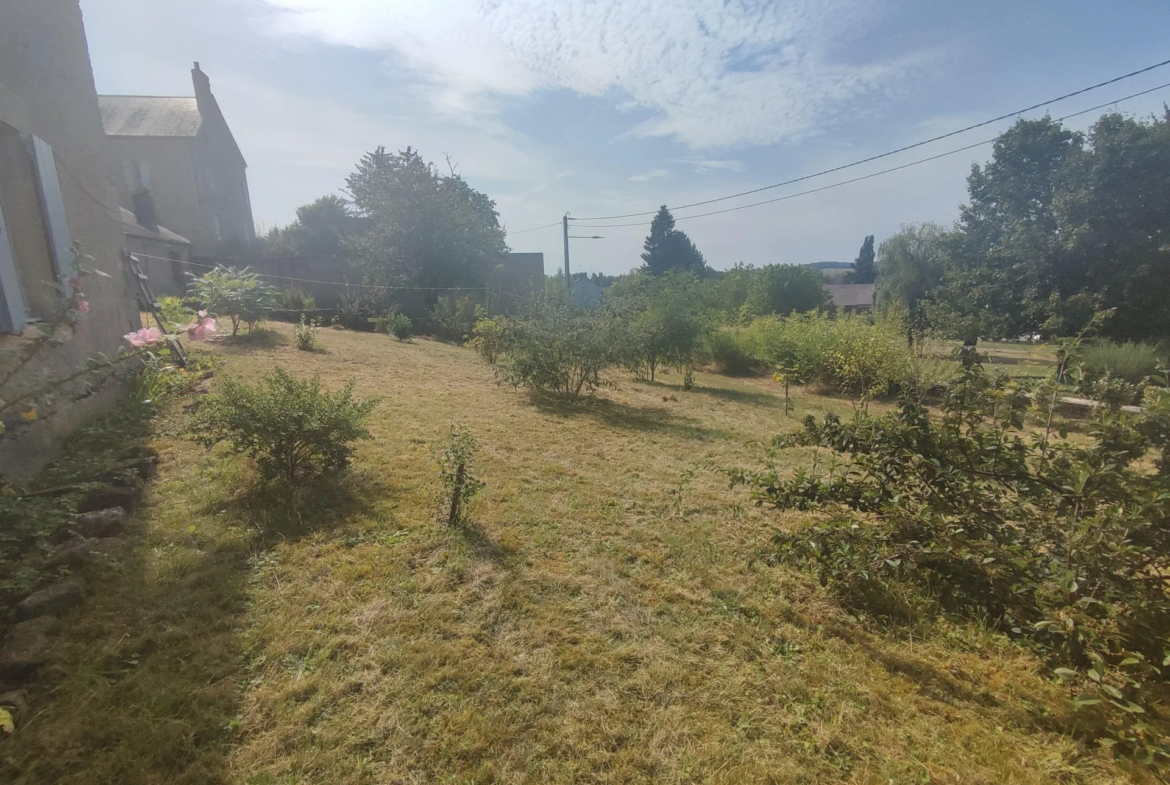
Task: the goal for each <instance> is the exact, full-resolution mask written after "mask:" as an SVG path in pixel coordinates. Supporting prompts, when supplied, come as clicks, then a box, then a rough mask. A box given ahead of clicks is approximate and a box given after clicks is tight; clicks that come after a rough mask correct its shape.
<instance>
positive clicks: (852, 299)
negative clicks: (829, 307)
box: [825, 283, 874, 308]
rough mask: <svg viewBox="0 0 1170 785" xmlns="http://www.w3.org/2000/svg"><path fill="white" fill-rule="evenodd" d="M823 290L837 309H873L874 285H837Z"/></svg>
mask: <svg viewBox="0 0 1170 785" xmlns="http://www.w3.org/2000/svg"><path fill="white" fill-rule="evenodd" d="M825 288H826V289H828V290H829V296H830V297H832V298H833V305H835V306H837V307H838V308H856V307H858V306H865V307H867V308H872V307H873V290H874V285H873V284H871V283H837V284H831V285H829V286H826V287H825Z"/></svg>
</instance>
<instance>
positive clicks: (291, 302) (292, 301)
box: [277, 286, 317, 311]
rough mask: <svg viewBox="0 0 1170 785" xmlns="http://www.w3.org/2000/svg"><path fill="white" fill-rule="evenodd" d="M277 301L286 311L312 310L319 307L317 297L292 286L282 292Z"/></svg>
mask: <svg viewBox="0 0 1170 785" xmlns="http://www.w3.org/2000/svg"><path fill="white" fill-rule="evenodd" d="M277 303H278V304H279V306H280V307H281V308H283V309H285V310H286V311H311V310H313V309H314V308H316V307H317V298H316V297H314V296H313V295H311V294H306V293H305V292H302V291H301V290H300V289H298V288H297V287H295V286H290V287H289V288H288V289H285V290H284V291H283V292H281V293H280V296H279V297H278V298H277Z"/></svg>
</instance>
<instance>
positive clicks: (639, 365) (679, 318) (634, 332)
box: [615, 301, 707, 381]
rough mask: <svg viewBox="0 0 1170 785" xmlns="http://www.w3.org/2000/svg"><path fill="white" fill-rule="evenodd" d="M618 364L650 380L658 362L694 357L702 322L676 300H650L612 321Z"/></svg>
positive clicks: (679, 361)
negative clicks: (646, 303) (639, 307)
mask: <svg viewBox="0 0 1170 785" xmlns="http://www.w3.org/2000/svg"><path fill="white" fill-rule="evenodd" d="M615 328H616V330H617V331H619V335H618V339H619V340H618V342H617V344H616V345H617V346H619V347H621V353H622V363H621V364H622V365H624V366H625V367H626V368H627V369H628V370H630V371H632V372H633V373H634V375H635V376H636V377H637V378H639V379H643V380H645V379H649V380H650V381H654V375H655V373H656V371H657V369H658V367H659V366H660V365H668V366H674V367H676V368H682V367H684V366H686V365H688V364H689V363H690V362H691V361H692V360H693V359H694V357H695V354H696V353H697V352H698V350H699V348H700V346H701V345H702V341H703V337H704V335H705V334H706V332H707V328H706V325H705V324H704V323H703V321H702V320H701V319H700V318H699V316H698V314H696V313H695V312H694V311H693V310H691V309H687V308H684V307H682V305H681V304H679V303H673V302H666V303H661V302H654V301H652V302H651V303H650V304H649V306H648V307H647V308H646V309H645V310H642V311H640V312H639V313H636V314H634V315H633V316H631V317H629V318H627V319H623V320H621V321H620V322H619V323H618V324H617V325H615Z"/></svg>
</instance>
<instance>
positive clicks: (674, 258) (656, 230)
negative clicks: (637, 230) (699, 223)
mask: <svg viewBox="0 0 1170 785" xmlns="http://www.w3.org/2000/svg"><path fill="white" fill-rule="evenodd" d="M642 261H643V262H644V263H645V269H646V271H647V272H649V273H651V274H652V275H660V274H662V273H664V272H666V271H667V270H688V271H690V272H693V273H697V274H702V273H703V271H704V270H705V269H706V267H707V262H706V260H705V259H704V258H703V254H702V253H700V252H699V249H698V248H696V247H695V244H694V243H693V242H691V238H689V237H687V235H686V232H683V231H680V230H678V229H675V228H674V216H673V215H671V214H670V210H667V209H666V205H662V207H661V208H659V210H658V214H657V215H655V216H654V219H653V220H652V221H651V222H650V234H649V235H648V236H647V237H646V242H645V243H643V244H642Z"/></svg>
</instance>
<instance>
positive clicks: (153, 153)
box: [98, 63, 256, 256]
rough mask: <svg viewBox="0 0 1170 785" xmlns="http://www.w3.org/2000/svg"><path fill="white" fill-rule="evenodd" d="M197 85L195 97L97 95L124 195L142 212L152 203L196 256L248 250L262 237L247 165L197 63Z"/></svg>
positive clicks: (158, 215) (193, 77)
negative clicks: (255, 219)
mask: <svg viewBox="0 0 1170 785" xmlns="http://www.w3.org/2000/svg"><path fill="white" fill-rule="evenodd" d="M191 81H192V83H193V85H194V89H195V95H194V97H173V96H146V95H103V96H99V98H98V101H99V104H100V106H101V117H102V123H103V125H104V127H105V133H106V136H107V137H108V139H109V143H110V148H111V155H112V160H113V162H114V165H115V166H116V167H117V168H118V169H119V170H120V175H121V176H120V177H119V179H118V190H119V196H120V199H121V202H122V205H123V206H125V207H129V208H132V209H133V210H134V212H135V213H136V214H141V212H142V208H143V205H142V203H143V202H149V203H150V204H149V206H148V208H147V209H148V210H150V211H152V212H153V214H154V215H155V216H156V218H157V220H158V222H160V223H162V224H164V225H165V226H167V227H169V228H170V229H172V230H173V231H175V232H177V233H178V234H179V235H181V236H182V237H185V238H187V239H188V240H190V241H191V253H192V254H193V255H196V256H213V255H215V254H217V253H219V252H220V251H221V249H223V248H225V247H230V246H232V245H234V246H236V247H237V248H238V249H239V250H240V251H241V252H242V251H244V250H246V249H247V247H248V246H249V245H251V243H252V241H253V240H255V239H256V230H255V226H254V225H253V223H252V202H251V198H250V197H249V195H248V178H247V174H246V169H247V163H246V162H245V161H244V156H243V154H242V153H241V152H240V148H239V146H238V145H237V144H236V140H235V137H233V136H232V131H231V128H229V127H228V124H227V120H226V119H224V116H223V112H221V111H220V108H219V103H218V102H217V101H216V100H215V96H214V95H213V94H212V92H211V81H210V80H209V79H208V78H207V75H206V74H205V73H203V71H202V70H200V68H199V63H195V67H194V68H193V69H192V70H191ZM225 243H226V244H227V245H226V246H225Z"/></svg>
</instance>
